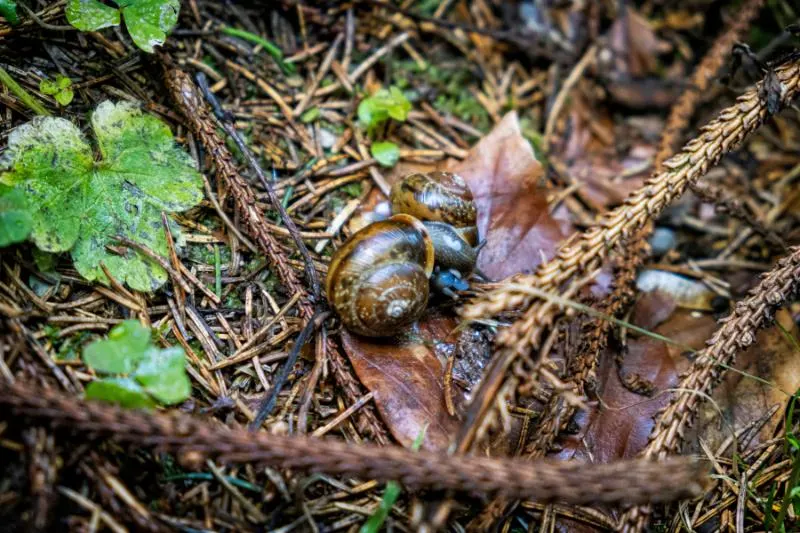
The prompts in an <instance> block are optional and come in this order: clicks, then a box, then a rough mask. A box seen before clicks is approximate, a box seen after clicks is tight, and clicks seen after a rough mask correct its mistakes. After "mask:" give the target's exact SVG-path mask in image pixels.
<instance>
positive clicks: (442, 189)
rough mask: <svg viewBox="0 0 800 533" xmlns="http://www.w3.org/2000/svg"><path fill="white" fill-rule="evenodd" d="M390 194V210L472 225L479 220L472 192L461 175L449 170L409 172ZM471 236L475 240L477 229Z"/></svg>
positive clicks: (431, 219) (462, 226)
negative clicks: (424, 172)
mask: <svg viewBox="0 0 800 533" xmlns="http://www.w3.org/2000/svg"><path fill="white" fill-rule="evenodd" d="M390 197H391V201H392V212H393V213H405V214H407V215H411V216H414V217H416V218H418V219H420V220H423V221H426V222H427V221H430V222H444V223H445V224H450V225H451V226H454V227H457V228H474V227H475V224H476V222H477V219H478V212H477V209H476V208H475V201H474V199H473V197H472V192H471V191H470V190H469V187H467V183H466V182H465V181H464V178H462V177H461V176H459V175H458V174H454V173H452V172H439V171H437V172H429V173H427V174H410V175H408V176H406V177H405V178H403V179H402V180H400V181H398V182H397V183H395V184H394V186H392V190H391V194H390ZM471 237H472V238H473V239H474V240H477V231H475V233H474V235H472V236H471ZM470 244H472V245H473V246H475V244H476V243H475V242H472V243H470Z"/></svg>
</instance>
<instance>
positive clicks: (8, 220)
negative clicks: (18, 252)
mask: <svg viewBox="0 0 800 533" xmlns="http://www.w3.org/2000/svg"><path fill="white" fill-rule="evenodd" d="M32 226H33V224H32V221H31V216H30V214H29V213H28V210H27V205H26V203H25V195H24V194H23V192H22V191H20V190H17V189H13V188H11V187H8V186H6V185H3V184H0V247H2V246H8V245H9V244H14V243H15V242H20V241H24V240H25V239H27V238H28V235H29V234H30V232H31V228H32Z"/></svg>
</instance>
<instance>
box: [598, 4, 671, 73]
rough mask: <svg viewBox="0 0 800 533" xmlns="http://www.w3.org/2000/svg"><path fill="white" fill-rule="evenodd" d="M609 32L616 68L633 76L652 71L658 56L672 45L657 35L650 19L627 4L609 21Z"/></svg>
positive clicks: (656, 66) (618, 71)
mask: <svg viewBox="0 0 800 533" xmlns="http://www.w3.org/2000/svg"><path fill="white" fill-rule="evenodd" d="M609 35H610V37H609V41H610V48H611V51H612V52H613V53H614V63H613V64H614V70H615V72H616V73H617V74H627V75H628V76H631V77H634V78H641V77H644V76H647V75H649V74H655V73H656V70H657V68H658V56H659V55H661V54H664V53H666V52H669V51H670V50H671V49H672V45H670V44H669V43H668V42H666V41H663V40H661V39H659V38H658V37H657V36H656V34H655V32H654V31H653V28H652V27H651V25H650V22H649V21H648V20H647V19H646V18H644V17H643V16H642V15H640V14H639V13H638V12H637V11H636V10H635V9H633V8H631V7H630V6H626V7H625V10H624V12H623V15H622V16H620V17H617V19H616V20H615V21H614V24H612V25H611V29H610V31H609Z"/></svg>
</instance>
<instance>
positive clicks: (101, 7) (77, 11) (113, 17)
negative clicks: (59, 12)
mask: <svg viewBox="0 0 800 533" xmlns="http://www.w3.org/2000/svg"><path fill="white" fill-rule="evenodd" d="M66 12H67V22H69V23H70V24H72V25H73V26H74V27H76V28H78V29H79V30H81V31H97V30H101V29H103V28H108V27H109V26H119V21H120V14H119V9H116V8H113V7H111V6H107V5H105V4H103V3H102V2H99V1H98V0H69V1H68V2H67V9H66Z"/></svg>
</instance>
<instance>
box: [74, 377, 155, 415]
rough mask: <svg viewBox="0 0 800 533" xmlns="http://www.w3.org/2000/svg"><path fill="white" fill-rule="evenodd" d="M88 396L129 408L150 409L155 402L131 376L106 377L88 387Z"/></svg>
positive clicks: (91, 398)
mask: <svg viewBox="0 0 800 533" xmlns="http://www.w3.org/2000/svg"><path fill="white" fill-rule="evenodd" d="M86 398H88V399H90V400H101V401H104V402H108V403H114V404H117V405H120V406H122V407H125V408H128V409H149V408H151V407H153V406H155V402H154V401H153V400H152V399H151V398H150V396H148V395H147V393H146V392H145V390H144V389H143V388H142V387H141V385H139V384H138V383H136V381H134V380H132V379H130V378H104V379H98V380H95V381H92V382H91V383H89V385H88V386H87V387H86Z"/></svg>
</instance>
